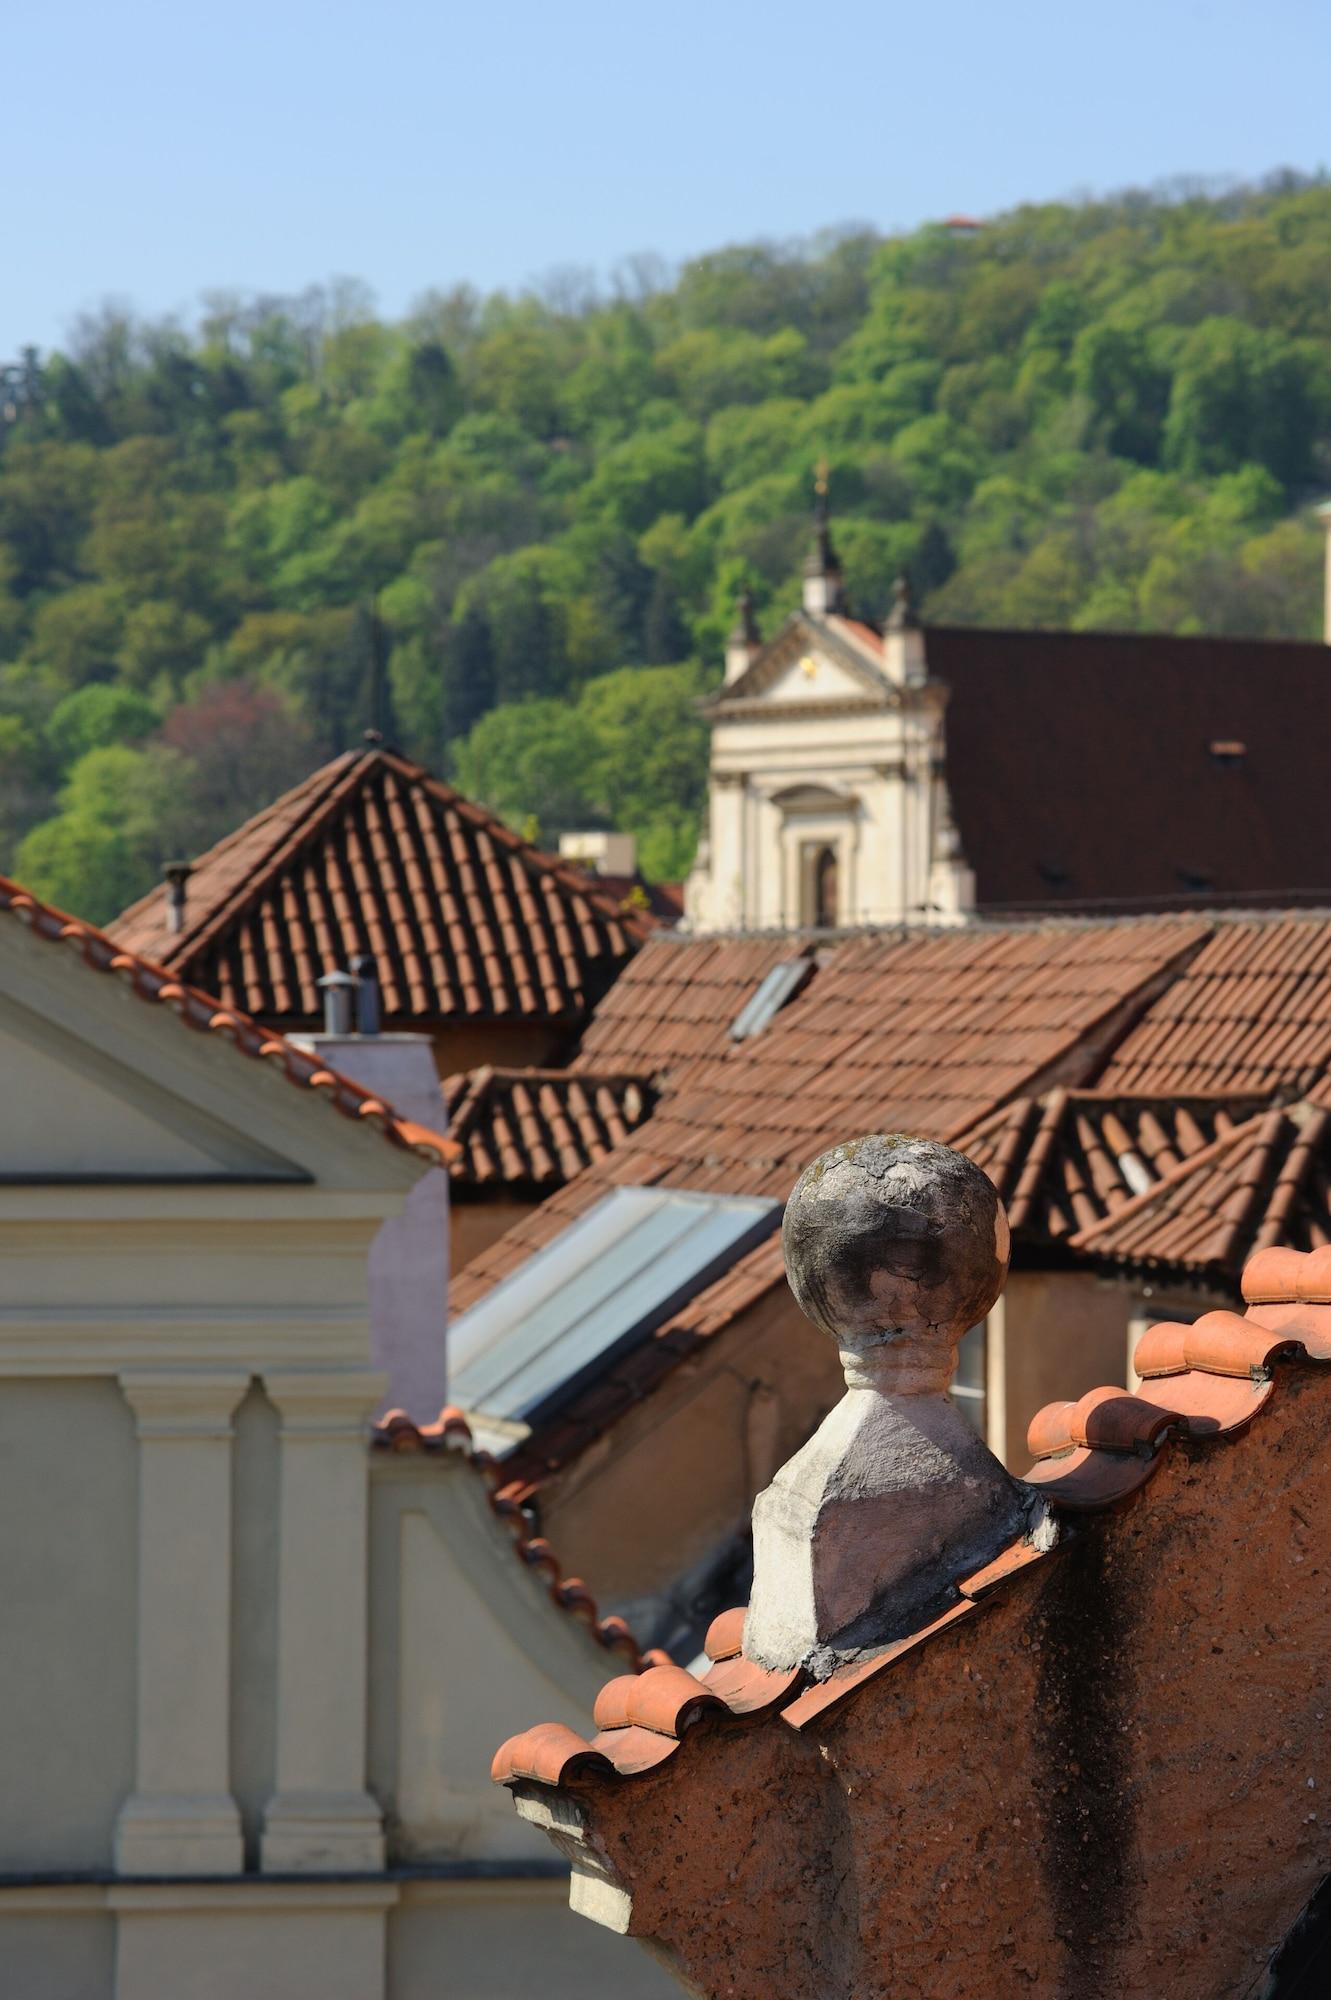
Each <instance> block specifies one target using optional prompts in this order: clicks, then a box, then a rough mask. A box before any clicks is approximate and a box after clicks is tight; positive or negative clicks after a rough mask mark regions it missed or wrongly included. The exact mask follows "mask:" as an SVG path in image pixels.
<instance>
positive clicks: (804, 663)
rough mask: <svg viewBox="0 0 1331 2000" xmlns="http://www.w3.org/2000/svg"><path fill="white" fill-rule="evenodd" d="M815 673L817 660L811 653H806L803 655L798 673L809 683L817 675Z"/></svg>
mask: <svg viewBox="0 0 1331 2000" xmlns="http://www.w3.org/2000/svg"><path fill="white" fill-rule="evenodd" d="M817 671H818V662H817V660H815V659H814V657H813V655H812V653H806V654H805V655H804V658H803V659H802V660H801V661H800V672H801V673H802V674H803V675H804V678H805V679H806V680H809V681H811V680H812V679H813V677H814V675H815V674H816V673H817Z"/></svg>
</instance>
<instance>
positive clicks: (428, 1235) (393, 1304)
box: [291, 1034, 448, 1423]
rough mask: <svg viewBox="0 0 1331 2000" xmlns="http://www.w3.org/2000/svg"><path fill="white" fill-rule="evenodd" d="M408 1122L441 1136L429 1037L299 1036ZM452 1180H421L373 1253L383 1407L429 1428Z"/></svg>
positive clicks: (443, 1367) (441, 1396) (444, 1308)
mask: <svg viewBox="0 0 1331 2000" xmlns="http://www.w3.org/2000/svg"><path fill="white" fill-rule="evenodd" d="M291 1039H292V1040H293V1041H294V1042H297V1043H298V1044H299V1046H300V1047H301V1048H303V1049H309V1050H310V1051H311V1053H316V1052H317V1053H318V1054H319V1055H321V1056H324V1057H325V1058H326V1059H327V1061H328V1063H329V1066H330V1067H331V1068H333V1069H337V1070H341V1072H342V1074H343V1076H348V1077H350V1078H351V1081H352V1082H353V1083H358V1084H360V1085H361V1087H362V1089H364V1090H368V1091H371V1092H372V1093H373V1095H374V1096H375V1097H381V1098H382V1099H383V1100H384V1102H385V1103H386V1104H387V1105H389V1106H391V1108H392V1109H393V1110H394V1111H395V1112H397V1113H398V1115H399V1116H400V1117H402V1118H409V1119H411V1120H412V1121H413V1122H414V1123H415V1124H417V1125H424V1126H425V1127H426V1128H427V1129H428V1130H429V1131H431V1132H443V1131H444V1130H445V1129H446V1127H447V1124H448V1113H447V1111H446V1110H445V1109H444V1093H443V1090H442V1088H441V1087H440V1083H439V1071H438V1068H437V1067H436V1064H435V1059H434V1045H433V1043H432V1042H431V1040H430V1037H429V1036H428V1035H379V1034H370V1035H293V1036H292V1037H291ZM447 1329H448V1173H447V1170H446V1169H445V1168H444V1167H432V1168H431V1169H430V1171H429V1172H428V1173H425V1174H422V1175H421V1178H420V1179H419V1180H418V1181H417V1183H416V1185H415V1187H414V1188H413V1189H412V1190H411V1193H410V1194H409V1195H408V1196H407V1199H406V1204H405V1206H404V1207H403V1209H402V1211H401V1213H400V1214H399V1215H394V1216H390V1217H389V1219H388V1221H387V1222H384V1223H382V1224H381V1225H380V1228H379V1233H378V1235H377V1236H376V1237H375V1239H374V1241H373V1243H372V1244H371V1245H370V1348H371V1353H372V1355H373V1358H374V1365H375V1367H376V1368H381V1369H383V1371H384V1373H385V1374H386V1375H387V1377H388V1397H387V1404H386V1407H388V1408H390V1409H398V1410H405V1411H406V1413H407V1415H408V1416H409V1417H413V1418H414V1419H415V1420H416V1422H417V1423H432V1422H433V1421H434V1419H435V1418H436V1417H437V1416H438V1415H439V1412H440V1410H441V1409H442V1408H443V1406H444V1403H445V1401H446V1400H447V1390H448V1369H447V1346H446V1340H447Z"/></svg>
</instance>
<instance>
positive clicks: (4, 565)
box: [0, 179, 1331, 918]
mask: <svg viewBox="0 0 1331 2000" xmlns="http://www.w3.org/2000/svg"><path fill="white" fill-rule="evenodd" d="M824 456H825V457H826V458H827V460H828V461H829V463H830V466H831V496H832V506H833V510H834V514H835V517H836V539H837V544H838V547H839V549H840V551H841V554H842V557H843V560H844V563H845V567H846V573H847V582H848V587H849V591H850V594H851V597H852V599H853V600H854V601H855V602H856V604H857V605H858V606H859V608H861V610H862V611H863V612H864V613H866V614H868V615H870V616H873V615H876V614H878V613H880V612H881V611H882V610H883V609H884V607H885V605H886V603H887V601H888V595H889V591H890V586H891V582H892V579H893V577H894V576H895V574H896V573H897V572H898V571H899V570H900V569H902V568H903V567H906V568H909V569H910V571H911V572H912V574H913V577H914V581H915V585H916V590H917V594H918V595H919V596H920V597H921V598H922V600H923V603H924V607H925V611H926V615H927V616H928V617H929V618H931V619H934V620H938V621H951V622H959V621H977V622H983V623H987V624H1003V625H1043V626H1073V627H1078V628H1117V629H1126V630H1146V629H1152V630H1165V631H1178V632H1201V631H1207V632H1215V633H1225V634H1239V633H1253V634H1271V635H1286V636H1290V637H1313V636H1316V634H1317V632H1318V631H1319V629H1320V626H1319V616H1320V609H1319V607H1320V587H1319V567H1320V560H1321V534H1320V531H1319V529H1318V528H1317V527H1316V525H1315V524H1314V522H1313V520H1312V519H1311V516H1310V513H1309V503H1310V501H1312V500H1314V499H1317V498H1320V497H1321V495H1322V493H1323V491H1325V490H1326V489H1327V488H1328V487H1331V187H1328V186H1325V185H1321V184H1308V183H1301V182H1295V181H1293V180H1292V179H1285V180H1284V181H1282V182H1281V183H1279V184H1278V185H1274V186H1272V187H1270V188H1266V189H1263V190H1259V191H1250V192H1248V193H1244V194H1231V195H1226V196H1224V197H1217V198H1201V197H1195V196H1194V197H1190V198H1179V199H1175V200H1172V201H1170V200H1162V199H1155V198H1149V197H1145V196H1142V197H1133V198H1123V199H1120V200H1116V201H1112V202H1103V203H1098V204H1088V205H1082V206H1076V205H1053V206H1047V207H1039V208H1026V209H1021V210H1018V211H1016V212H1014V213H1012V214H1010V215H1007V216H1003V217H1000V218H999V219H997V220H995V221H991V222H989V223H987V224H986V225H985V226H984V227H983V228H982V229H981V230H979V231H978V232H977V233H975V234H973V235H970V234H966V233H964V232H960V231H957V230H950V229H948V228H945V227H939V228H930V229H925V230H922V231H920V232H918V233H917V234H915V235H912V236H909V237H906V238H898V239H895V240H886V239H880V238H877V237H875V236H873V235H870V234H851V235H842V236H839V237H837V238H834V239H829V240H828V241H826V242H823V243H819V244H815V245H812V246H806V247H804V248H801V249H798V250H789V251H788V250H779V249H773V248H770V247H749V248H740V249H733V250H724V251H720V252H718V253H717V254H715V255H713V256H708V257H704V258H701V259H699V260H698V261H697V262H695V263H693V264H691V265H689V266H688V267H687V268H686V269H685V270H684V271H683V272H682V273H680V274H679V276H678V277H677V279H674V280H667V279H666V278H665V277H654V276H653V273H652V271H651V269H650V267H647V266H639V267H638V268H637V270H636V272H635V273H633V274H632V275H631V276H630V277H629V278H627V279H626V280H625V282H624V283H622V284H621V285H620V286H619V287H618V288H617V290H616V292H615V295H614V296H612V297H610V298H608V299H599V300H598V299H589V298H587V297H585V296H582V295H581V294H580V292H579V288H578V287H577V286H576V285H575V284H573V283H571V282H570V283H568V284H566V285H564V286H563V287H559V286H547V287H546V288H545V291H544V293H543V295H542V296H540V297H536V296H531V297H522V298H508V297H492V298H484V299H482V298H478V297H476V296H474V295H473V294H471V293H469V292H456V293H453V294H450V295H448V296H429V297H427V298H426V299H425V300H424V301H423V302H422V303H421V305H420V306H419V308H418V310H417V311H416V312H415V313H414V314H413V315H412V316H411V317H410V318H409V319H408V320H407V321H406V322H404V323H402V324H394V325H389V324H385V323H383V322H382V321H380V320H378V319H376V318H375V317H374V315H373V313H372V311H371V310H370V308H369V305H368V302H367V301H366V300H365V299H363V298H362V296H361V295H360V293H359V290H358V288H357V287H355V286H347V285H343V286H339V287H333V288H332V289H331V290H329V291H317V292H311V293H308V294H305V295H302V296H301V297H299V298H297V299H291V300H255V301H236V300H217V301H213V302H211V304H210V306H209V308H208V310H207V312H206V313H205V314H204V316H203V318H202V319H201V321H200V324H199V326H198V327H197V329H196V330H194V331H191V332H185V331H182V330H180V329H178V328H175V327H171V326H155V325H143V324H137V323H135V322H133V321H132V320H130V319H128V318H126V317H124V316H121V315H119V314H117V313H114V312H109V311H108V312H107V313H105V314H103V315H102V316H101V317H100V318H99V319H98V320H97V321H96V322H95V323H89V324H87V325H85V326H84V327H82V329H81V330H80V332H79V335H78V337H77V338H76V339H74V340H73V341H71V344H70V351H69V352H68V353H67V354H52V355H48V356H40V355H37V354H35V353H29V354H27V355H25V356H24V357H22V359H20V360H19V361H17V362H16V363H15V364H14V365H13V366H12V367H11V368H9V369H8V370H7V371H5V374H4V382H3V389H2V390H0V663H3V664H0V866H4V867H7V868H10V869H12V870H14V871H15V872H17V873H18V874H19V875H20V876H22V877H23V878H24V879H26V880H27V881H28V882H29V883H30V884H31V885H32V886H33V887H34V888H35V889H37V890H38V891H40V892H42V893H44V894H47V895H49V896H51V897H53V898H55V899H56V900H58V901H60V902H62V903H64V904H65V905H66V906H68V907H72V908H73V909H75V910H77V911H79V912H80V913H82V914H84V915H86V916H88V917H91V918H105V917H107V916H109V915H111V914H112V913H113V912H114V911H115V910H116V909H118V908H119V907H120V906H121V905H123V904H124V903H125V902H127V901H128V900H129V899H130V898H131V897H132V896H133V895H135V894H137V893H138V892H139V891H140V890H141V889H142V888H143V887H145V886H147V885H148V884H149V883H150V882H151V881H152V880H153V879H154V877H155V875H156V872H157V870H158V868H159V866H160V863H161V861H162V860H163V859H164V858H167V857H168V856H170V855H172V854H175V853H184V854H189V853H192V852H197V851H198V850H199V849H200V848H201V847H203V846H204V845H205V844H207V843H208V842H210V841H212V840H213V839H215V838H216V837H217V836H218V835H219V834H221V833H222V832H224V831H226V830H227V829H228V828H229V827H230V826H231V825H233V824H234V823H236V822H237V821H238V820H239V819H241V818H242V817H244V816H245V815H246V814H247V813H249V812H251V811H252V810H254V808H255V807H257V806H258V805H260V804H262V803H264V802H265V801H266V800H267V799H269V798H270V797H271V796H272V795H273V794H274V793H275V792H276V791H277V790H279V789H280V788H281V787H282V786H284V785H285V784H288V783H290V782H292V781H293V780H294V779H295V778H297V777H299V776H301V775H302V774H303V773H304V771H305V770H307V769H308V768H310V766H311V765H312V764H313V763H314V762H315V761H317V760H318V759H320V758H322V757H324V756H326V755H327V754H329V753H331V752H332V751H335V750H338V749H341V748H344V747H346V746H348V745H351V744H354V743H356V742H357V741H358V740H359V738H360V733H361V731H362V730H363V729H364V728H365V727H366V726H367V725H372V724H376V723H377V724H378V725H379V726H380V727H382V729H383V730H384V733H385V735H386V736H387V737H388V738H389V739H390V740H393V741H396V742H397V743H399V744H400V745H401V746H402V747H403V748H404V749H406V750H408V751H410V752H412V753H414V754H415V755H417V756H419V757H421V758H422V759H423V760H425V761H426V762H428V763H430V764H431V765H433V766H435V767H436V768H441V769H443V770H444V771H445V772H447V773H450V774H451V775H453V776H454V777H455V778H456V779H457V781H458V782H459V783H460V784H461V785H462V786H463V787H464V788H465V789H466V790H468V791H469V792H471V793H472V794H473V795H475V796H477V797H480V798H483V799H485V800H487V801H488V802H489V803H491V804H493V805H494V806H496V807H497V808H498V809H499V810H501V811H502V812H504V813H505V814H506V815H507V816H508V817H509V818H510V819H511V820H512V821H513V823H514V824H517V825H522V824H523V823H524V822H528V821H530V822H533V823H535V824H536V825H537V826H538V827H539V831H540V833H541V835H542V837H544V838H547V839H553V837H554V835H555V834H556V833H557V832H558V831H559V829H560V828H561V827H563V826H568V825H572V824H584V825H585V824H595V823H600V824H612V823H613V824H618V825H621V826H624V827H626V828H629V829H631V830H633V831H635V832H636V833H638V835H639V836H640V839H641V841H642V851H643V858H644V865H645V866H646V868H647V870H648V872H649V873H653V874H656V875H660V876H669V875H677V874H679V873H680V872H681V871H682V870H683V869H684V868H685V867H686V866H687V863H688V861H689V858H690V855H691V851H692V846H693V841H694V837H695V833H696V827H697V819H698V810H699V805H700V802H701V798H702V793H703V777H704V764H705V741H704V732H703V730H702V727H701V725H700V724H699V722H698V720H697V718H696V716H695V714H694V709H693V700H694V697H695V696H696V694H697V693H698V692H700V691H701V690H702V689H703V688H705V687H706V686H707V685H708V684H709V682H711V681H714V680H715V679H716V677H717V675H718V674H719V669H720V658H721V649H722V645H723V641H724V635H725V632H726V630H727V629H728V627H729V625H730V623H731V622H732V618H733V604H734V598H735V594H736V592H737V590H738V588H739V587H740V586H741V585H742V584H743V583H745V582H747V583H748V584H750V585H751V586H752V588H753V590H754V592H755V594H756V598H757V602H758V606H759V611H760V616H761V617H762V619H763V621H764V624H765V626H767V627H768V628H769V629H770V625H771V624H772V623H773V622H774V621H775V620H777V619H778V618H779V617H780V616H781V615H782V614H783V613H784V612H785V611H786V610H787V609H788V608H789V607H790V606H791V605H792V604H793V603H794V602H795V601H796V600H797V595H798V579H799V569H800V563H801V559H802V557H803V554H804V551H805V547H806V541H807V534H808V517H809V507H810V501H811V494H812V484H813V470H814V466H815V464H816V462H817V461H818V459H819V458H820V457H824Z"/></svg>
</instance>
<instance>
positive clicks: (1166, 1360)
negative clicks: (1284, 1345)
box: [1133, 1308, 1281, 1381]
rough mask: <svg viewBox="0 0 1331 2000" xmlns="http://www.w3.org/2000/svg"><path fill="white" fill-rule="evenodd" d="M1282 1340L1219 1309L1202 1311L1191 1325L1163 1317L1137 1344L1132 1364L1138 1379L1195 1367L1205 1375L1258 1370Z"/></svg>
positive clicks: (1243, 1373)
mask: <svg viewBox="0 0 1331 2000" xmlns="http://www.w3.org/2000/svg"><path fill="white" fill-rule="evenodd" d="M1280 1345H1281V1343H1280V1342H1279V1341H1276V1340H1273V1339H1272V1338H1271V1335H1270V1334H1269V1333H1268V1332H1267V1331H1266V1329H1265V1328H1263V1327H1260V1326H1258V1325H1256V1324H1255V1322H1253V1321H1252V1320H1250V1319H1247V1318H1245V1317H1241V1316H1240V1315H1239V1314H1238V1313H1233V1312H1227V1311H1225V1310H1224V1309H1223V1308H1221V1309H1219V1310H1217V1311H1215V1312H1208V1313H1203V1314H1202V1316H1201V1318H1200V1319H1197V1320H1194V1322H1193V1323H1192V1325H1191V1326H1187V1325H1178V1324H1175V1323H1174V1322H1172V1321H1169V1320H1166V1321H1163V1322H1162V1323H1161V1324H1160V1325H1159V1326H1153V1327H1149V1328H1148V1329H1147V1331H1146V1332H1145V1333H1144V1334H1143V1335H1142V1337H1141V1339H1140V1340H1139V1341H1138V1343H1137V1351H1136V1355H1135V1357H1134V1361H1133V1366H1134V1367H1135V1368H1136V1370H1137V1373H1138V1375H1140V1376H1141V1377H1142V1379H1143V1381H1147V1380H1153V1379H1155V1378H1156V1377H1157V1376H1167V1375H1172V1374H1174V1373H1175V1372H1177V1371H1178V1370H1179V1369H1180V1368H1200V1369H1202V1370H1204V1371H1205V1372H1206V1373H1207V1374H1208V1375H1236V1376H1247V1375H1254V1374H1259V1373H1261V1372H1262V1371H1263V1370H1264V1369H1265V1368H1266V1365H1267V1363H1268V1361H1269V1360H1270V1358H1271V1355H1272V1354H1273V1353H1274V1351H1275V1350H1276V1348H1277V1347H1279V1346H1280Z"/></svg>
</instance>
